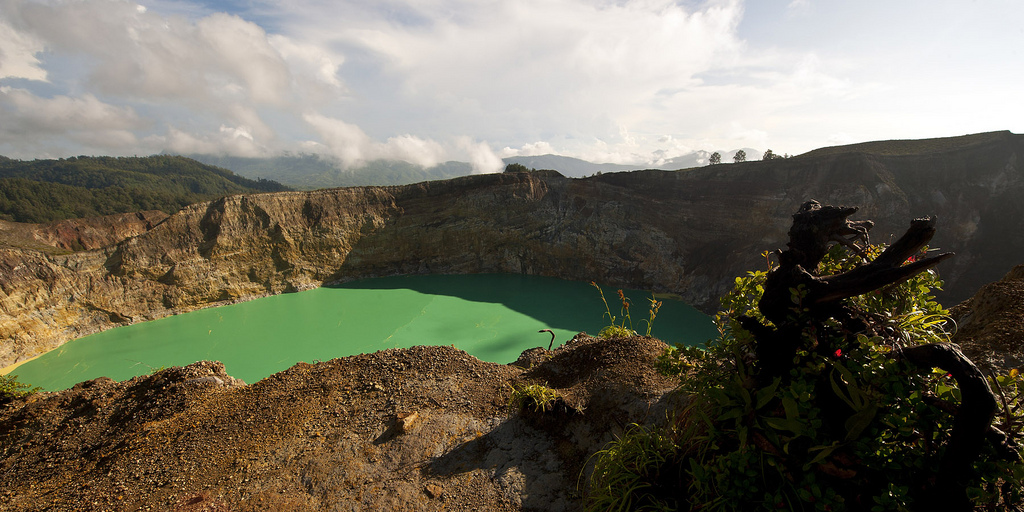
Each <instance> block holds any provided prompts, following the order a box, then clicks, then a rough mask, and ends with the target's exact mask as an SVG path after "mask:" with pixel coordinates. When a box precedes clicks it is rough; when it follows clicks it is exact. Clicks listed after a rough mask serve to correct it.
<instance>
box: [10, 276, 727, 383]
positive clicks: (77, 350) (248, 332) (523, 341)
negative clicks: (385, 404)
mask: <svg viewBox="0 0 1024 512" xmlns="http://www.w3.org/2000/svg"><path fill="white" fill-rule="evenodd" d="M604 293H605V296H606V297H607V299H608V301H609V305H610V306H611V307H612V313H613V314H615V315H618V314H619V307H618V306H619V304H618V302H617V297H616V293H615V289H614V288H609V287H605V289H604ZM626 295H627V296H628V297H630V298H631V299H632V304H633V305H632V308H631V315H632V317H633V325H634V328H636V329H637V330H638V331H640V332H641V333H642V332H644V331H645V330H646V323H645V322H641V321H640V320H641V319H643V318H646V317H647V314H648V300H647V298H648V297H650V296H651V294H650V293H647V292H641V291H636V290H626ZM603 313H604V304H602V303H601V299H600V296H599V295H598V293H597V290H595V289H594V288H593V287H592V286H591V285H589V284H588V283H580V282H574V281H565V280H560V279H553V278H545V277H536V276H523V275H510V274H474V275H425V276H399V277H387V278H379V279H368V280H362V281H354V282H350V283H346V284H343V285H338V286H330V287H322V288H318V289H315V290H310V291H305V292H300V293H290V294H284V295H275V296H272V297H265V298H261V299H256V300H252V301H249V302H243V303H239V304H232V305H228V306H221V307H216V308H209V309H203V310H199V311H193V312H190V313H185V314H181V315H175V316H171V317H167V318H162V319H159V320H153V321H150V322H144V323H139V324H135V325H129V326H124V327H118V328H115V329H111V330H108V331H104V332H101V333H97V334H93V335H90V336H86V337H83V338H80V339H77V340H74V341H71V342H68V343H66V344H64V345H62V346H61V347H59V348H57V349H55V350H53V351H51V352H48V353H46V354H43V355H42V356H40V357H39V358H37V359H35V360H33V361H29V362H27V363H25V364H23V365H22V366H20V367H18V368H17V369H15V370H14V371H13V372H12V373H14V374H16V375H18V380H19V381H21V382H27V383H29V384H31V385H33V386H40V387H42V388H43V389H45V390H48V391H53V390H59V389H66V388H69V387H71V386H73V385H75V384H76V383H78V382H81V381H84V380H89V379H94V378H96V377H101V376H107V377H110V378H113V379H115V380H124V379H128V378H131V377H134V376H136V375H143V374H146V373H149V372H151V371H152V370H153V369H156V368H160V367H166V366H184V365H187V364H190V363H193V362H195V361H201V360H204V359H205V360H216V361H222V362H223V363H224V364H225V365H226V367H227V371H228V374H230V375H232V376H234V377H237V378H240V379H242V380H244V381H245V382H249V383H252V382H255V381H257V380H259V379H262V378H263V377H266V376H268V375H271V374H273V373H276V372H279V371H281V370H284V369H286V368H288V367H290V366H292V365H294V364H295V363H297V362H299V361H305V362H313V361H315V360H321V361H326V360H329V359H333V358H336V357H344V356H349V355H354V354H360V353H369V352H376V351H378V350H384V349H388V348H398V347H402V348H404V347H411V346H415V345H452V346H454V347H456V348H459V349H462V350H465V351H466V352H469V353H470V354H473V355H474V356H476V357H478V358H480V359H482V360H484V361H491V362H496V363H510V362H512V361H515V360H516V359H517V358H518V357H519V354H520V353H521V352H522V351H523V350H526V349H528V348H532V347H538V346H543V347H545V348H546V347H547V346H548V343H549V342H550V340H551V335H550V334H548V333H538V332H537V331H538V330H540V329H551V330H553V331H554V332H555V346H558V345H560V344H562V343H564V342H565V341H567V340H569V339H570V338H572V337H573V336H574V335H575V334H576V333H578V332H581V331H586V332H588V333H591V334H596V333H597V332H598V331H599V330H600V329H601V328H602V327H603V326H605V325H607V324H608V322H607V319H606V318H603V317H602V314H603ZM715 333H716V331H715V328H714V325H713V324H712V322H711V319H710V318H709V317H708V316H707V315H704V314H703V313H700V312H699V311H697V310H696V309H694V308H692V307H690V306H687V305H686V304H684V303H682V302H679V301H675V300H664V305H663V306H662V308H661V311H660V312H659V313H658V317H657V319H656V320H655V321H654V328H653V329H652V331H651V335H652V336H655V337H658V338H660V339H662V340H665V341H666V342H669V343H687V344H698V343H702V342H704V341H706V340H707V339H709V338H711V337H713V336H714V335H715Z"/></svg>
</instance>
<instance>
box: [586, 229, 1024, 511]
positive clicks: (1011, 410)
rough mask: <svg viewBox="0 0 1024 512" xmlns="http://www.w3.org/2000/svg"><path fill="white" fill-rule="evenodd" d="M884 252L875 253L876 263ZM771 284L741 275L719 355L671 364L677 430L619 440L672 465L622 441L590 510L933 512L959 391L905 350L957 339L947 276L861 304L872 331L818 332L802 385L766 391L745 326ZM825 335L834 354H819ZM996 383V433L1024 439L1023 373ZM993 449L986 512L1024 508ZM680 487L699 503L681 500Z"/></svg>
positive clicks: (684, 354) (852, 260)
mask: <svg viewBox="0 0 1024 512" xmlns="http://www.w3.org/2000/svg"><path fill="white" fill-rule="evenodd" d="M881 250H882V248H881V247H872V248H870V249H869V254H868V255H867V256H868V257H873V256H875V255H877V254H879V253H880V252H881ZM766 256H767V255H766ZM858 263H860V257H859V256H854V255H849V254H847V253H846V251H845V249H843V248H842V247H840V246H836V247H834V248H833V249H832V250H831V251H830V252H829V254H828V256H827V257H826V258H825V259H824V260H823V261H822V263H821V266H820V268H819V269H818V272H817V275H829V274H835V273H839V272H843V271H846V270H849V269H851V268H853V267H855V266H857V265H858ZM770 269H771V266H770V264H769V270H770ZM767 275H768V272H767V271H755V272H750V273H748V274H747V275H746V276H744V277H740V278H737V279H736V284H735V286H734V288H733V290H732V291H731V292H730V293H729V294H727V295H726V296H725V297H724V298H723V299H722V304H723V306H724V311H722V312H720V313H719V314H718V315H717V316H716V319H715V320H716V325H717V326H718V329H719V336H718V337H717V338H716V339H714V340H711V341H709V342H708V343H707V348H706V349H704V350H702V349H699V348H694V347H676V348H674V349H671V350H670V351H668V352H666V354H665V355H664V356H663V357H662V358H661V359H660V361H659V363H658V365H659V368H660V369H661V370H662V371H663V372H666V373H669V374H672V375H678V376H679V377H680V379H681V384H682V386H681V388H682V390H683V391H684V392H687V393H689V394H690V397H691V398H690V406H689V408H688V409H687V410H686V411H684V412H683V413H682V414H681V415H680V417H679V418H678V419H677V420H676V421H675V422H671V424H670V425H669V426H667V427H663V428H661V429H659V430H657V431H653V430H650V429H640V428H639V427H637V428H634V429H631V430H629V431H627V432H626V434H625V435H624V438H623V439H626V441H623V440H619V441H617V443H619V445H637V444H640V445H643V446H646V447H648V448H645V450H647V449H650V450H658V451H659V452H660V454H659V455H653V454H650V453H645V454H644V455H643V456H642V457H641V456H637V455H635V454H628V455H627V454H626V453H627V452H628V450H623V449H621V447H620V446H619V445H617V444H613V445H611V446H610V447H609V448H608V449H607V450H605V451H604V452H601V453H600V454H599V457H598V460H597V462H596V464H595V471H594V473H593V475H594V476H593V478H592V480H591V485H590V496H591V497H590V502H589V504H590V509H591V510H607V509H610V508H613V507H610V506H609V504H610V503H614V504H615V507H614V508H619V507H620V506H622V507H627V508H632V509H634V510H639V509H644V510H661V509H680V510H686V509H692V510H720V511H732V510H807V511H811V510H819V511H837V512H838V511H843V510H869V511H888V510H919V509H920V507H921V502H922V501H924V498H926V497H925V496H922V495H921V489H924V488H925V487H926V484H927V483H928V482H934V479H935V478H936V477H937V476H938V472H939V468H940V461H941V460H942V457H943V455H944V453H945V451H946V449H947V446H948V442H949V439H950V429H951V427H952V423H953V414H954V413H955V411H956V410H957V408H958V406H959V404H960V390H959V389H958V388H957V384H956V382H955V381H954V380H953V379H951V378H950V377H949V375H947V374H946V373H945V372H940V371H933V372H932V373H930V374H928V373H926V374H920V373H918V372H917V371H915V370H914V369H913V368H911V367H910V365H909V363H906V362H904V361H901V360H900V358H899V357H898V354H899V351H900V349H901V348H902V347H904V346H909V345H912V344H918V343H930V342H936V341H945V340H947V339H948V334H947V332H946V330H945V327H946V326H947V325H948V322H947V321H946V317H945V314H946V312H945V310H943V309H942V306H941V305H939V304H938V303H937V302H936V301H935V300H934V298H933V297H932V295H931V290H932V289H935V288H938V287H940V286H941V281H939V279H938V276H937V275H936V274H935V273H934V272H932V271H927V272H924V273H921V274H918V275H916V276H914V277H912V278H910V279H909V280H907V281H905V282H903V283H901V284H898V285H893V286H890V287H888V288H885V289H883V290H881V291H876V292H871V293H868V294H864V295H861V296H858V297H854V298H851V299H848V303H847V306H849V307H850V308H851V309H852V310H854V311H856V312H857V314H858V315H859V316H860V317H861V319H862V320H863V321H864V322H865V324H866V326H867V328H866V329H865V330H864V333H862V334H857V335H853V334H852V333H849V332H846V333H841V332H840V331H841V330H842V325H838V322H836V325H831V326H827V327H828V330H829V331H831V332H829V333H822V332H811V331H812V330H813V327H808V329H807V330H805V332H804V333H803V334H802V335H801V340H800V341H801V344H800V347H799V349H798V350H797V353H796V356H795V357H794V361H793V363H794V365H793V370H792V371H790V372H789V375H784V376H780V377H776V378H774V379H773V380H771V381H770V382H758V380H757V379H756V378H755V375H756V372H755V368H754V366H755V365H756V364H757V361H756V358H755V357H754V347H753V343H754V339H753V336H752V335H751V334H750V333H749V332H747V331H746V330H745V329H744V328H743V327H741V325H740V323H739V318H740V317H741V316H743V315H746V316H748V317H750V318H754V319H756V320H757V321H758V322H760V323H761V324H763V325H768V321H767V320H766V319H764V318H763V316H761V315H760V312H759V311H758V308H757V304H758V301H759V300H760V298H761V294H762V292H763V291H764V288H763V287H764V283H765V279H766V278H767ZM790 291H791V295H792V296H791V300H792V311H793V315H794V316H795V317H797V318H799V317H800V315H801V314H803V313H805V312H806V310H805V309H804V308H803V306H802V304H801V299H802V297H803V296H804V293H803V291H802V290H799V289H791V290H790ZM807 325H808V326H810V325H812V323H811V322H808V323H807ZM822 336H828V337H829V339H828V340H827V341H828V342H830V343H831V347H832V348H833V349H834V352H831V353H827V354H822V353H820V351H819V350H815V349H816V348H817V341H818V339H819V337H822ZM830 350H831V349H830ZM992 385H993V387H994V388H995V389H997V391H998V392H999V395H1000V397H1001V398H1002V412H1001V413H1000V415H998V416H997V419H996V422H995V423H996V426H998V427H1000V428H1001V430H1003V431H1004V432H1006V433H1008V434H1009V437H1010V438H1011V439H1013V440H1019V439H1020V438H1021V436H1022V429H1024V421H1022V419H1024V414H1022V405H1024V401H1022V399H1021V397H1022V395H1024V385H1022V380H1021V375H1020V374H1019V373H1018V372H1016V371H1013V372H1011V373H1010V374H1009V375H1006V376H1002V377H999V378H996V379H993V381H992ZM837 418H838V420H837ZM681 425H682V427H681ZM984 442H985V443H986V447H985V453H984V454H983V456H982V457H981V458H980V459H979V460H978V461H977V462H976V463H975V464H974V473H973V479H972V481H971V482H970V483H969V485H968V496H969V497H970V498H971V499H972V501H973V503H975V505H976V506H977V507H980V509H983V510H1005V509H1012V508H1013V507H1019V506H1021V505H1022V482H1024V464H1022V463H1021V462H1020V458H1019V457H1018V458H1016V459H1014V458H1013V457H1001V456H999V455H1001V454H1003V453H1005V452H1000V449H999V448H1000V447H999V446H995V445H993V443H991V442H988V441H987V440H986V441H984ZM1018 446H1019V445H1018ZM1014 450H1015V451H1016V452H1017V454H1018V455H1019V448H1016V447H1014ZM608 468H616V469H615V470H610V469H608ZM671 468H675V470H672V469H671ZM615 482H631V483H630V484H629V485H618V484H615ZM673 487H678V488H684V489H687V495H686V496H684V497H679V496H674V495H673V494H672V493H671V492H669V490H670V489H671V488H673ZM641 495H642V496H641Z"/></svg>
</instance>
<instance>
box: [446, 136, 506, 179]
mask: <svg viewBox="0 0 1024 512" xmlns="http://www.w3.org/2000/svg"><path fill="white" fill-rule="evenodd" d="M456 143H457V144H458V146H459V148H460V149H461V150H462V151H464V152H465V153H466V154H467V155H468V157H469V158H468V159H469V163H470V164H471V165H472V166H473V174H488V173H495V172H501V171H502V170H503V169H504V168H505V162H502V161H501V159H500V158H498V156H497V155H495V154H494V151H491V147H490V146H489V145H488V144H487V143H486V142H482V141H481V142H477V141H474V140H472V139H470V138H469V137H459V138H458V139H457V141H456Z"/></svg>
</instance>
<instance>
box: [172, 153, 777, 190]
mask: <svg viewBox="0 0 1024 512" xmlns="http://www.w3.org/2000/svg"><path fill="white" fill-rule="evenodd" d="M738 151H740V150H739V149H736V150H732V151H718V153H719V154H720V155H721V156H722V162H723V163H731V162H732V161H733V157H734V155H735V154H736V153H737V152H738ZM742 151H744V152H745V153H746V155H747V160H760V159H761V156H762V152H761V151H758V150H756V149H753V148H742ZM711 153H712V152H710V151H694V152H691V153H688V154H685V155H681V156H677V157H674V158H668V159H665V160H662V161H659V162H655V163H652V164H636V165H626V164H614V163H594V162H588V161H586V160H581V159H579V158H572V157H567V156H559V155H537V156H514V157H508V158H504V159H502V161H503V162H504V163H505V165H508V164H513V163H516V164H521V165H524V166H526V167H527V168H530V169H550V170H555V171H558V172H560V173H561V174H562V175H564V176H566V177H569V178H582V177H585V176H593V175H594V174H597V173H606V172H620V171H635V170H640V169H657V170H664V171H675V170H679V169H689V168H692V167H701V166H704V165H707V164H708V158H709V157H710V156H711ZM189 158H192V159H195V160H197V161H199V162H202V163H204V164H208V165H215V166H217V167H223V168H225V169H229V170H231V171H233V172H235V173H236V174H238V175H240V176H244V177H246V178H250V179H265V180H273V181H277V182H279V183H282V184H284V185H287V186H289V187H293V188H296V189H301V190H313V189H318V188H332V187H355V186H384V185H408V184H410V183H418V182H421V181H432V180H442V179H448V178H457V177H459V176H468V175H470V174H473V166H472V165H471V164H470V163H468V162H457V161H450V162H444V163H442V164H438V165H435V166H433V167H423V166H420V165H417V164H412V163H409V162H404V161H401V160H373V161H370V162H366V163H365V164H363V165H361V166H358V167H352V168H347V169H346V168H343V167H342V165H341V164H340V162H338V161H337V160H334V159H332V158H330V157H324V156H320V155H316V154H298V155H294V154H286V155H282V156H277V157H270V158H244V157H233V156H219V155H201V154H196V155H189Z"/></svg>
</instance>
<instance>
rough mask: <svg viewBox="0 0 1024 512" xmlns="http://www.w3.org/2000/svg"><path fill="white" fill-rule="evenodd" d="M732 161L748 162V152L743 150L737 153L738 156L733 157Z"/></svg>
mask: <svg viewBox="0 0 1024 512" xmlns="http://www.w3.org/2000/svg"><path fill="white" fill-rule="evenodd" d="M732 161H733V162H736V163H740V162H746V161H747V152H746V151H743V150H742V149H741V150H739V151H737V152H736V154H735V155H733V157H732Z"/></svg>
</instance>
